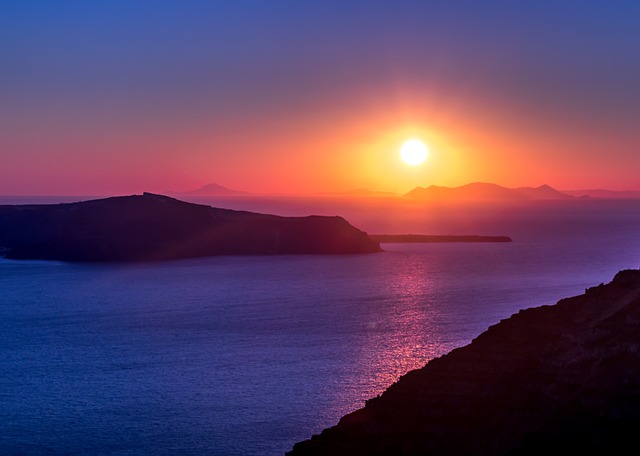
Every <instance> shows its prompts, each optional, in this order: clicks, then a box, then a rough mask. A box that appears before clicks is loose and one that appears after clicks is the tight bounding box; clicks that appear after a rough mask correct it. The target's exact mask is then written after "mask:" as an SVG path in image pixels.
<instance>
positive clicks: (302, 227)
mask: <svg viewBox="0 0 640 456" xmlns="http://www.w3.org/2000/svg"><path fill="white" fill-rule="evenodd" d="M378 251H380V245H379V244H378V243H377V242H375V241H373V240H372V239H371V238H369V236H367V234H366V233H365V232H363V231H360V230H358V229H357V228H355V227H353V226H352V225H350V224H349V223H348V222H347V221H346V220H345V219H343V218H342V217H326V216H308V217H279V216H276V215H267V214H258V213H254V212H245V211H234V210H229V209H219V208H214V207H210V206H204V205H200V204H192V203H186V202H183V201H179V200H177V199H173V198H169V197H167V196H162V195H154V194H151V193H145V194H143V195H132V196H121V197H112V198H105V199H98V200H90V201H83V202H78V203H66V204H45V205H12V206H0V253H3V254H4V255H5V256H6V257H8V258H13V259H46V260H63V261H148V260H169V259H178V258H191V257H203V256H210V255H255V254H318V253H327V254H337V253H369V252H378Z"/></svg>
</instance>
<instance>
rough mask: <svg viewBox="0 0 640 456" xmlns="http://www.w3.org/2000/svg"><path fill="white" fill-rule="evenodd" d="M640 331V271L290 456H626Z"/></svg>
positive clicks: (436, 364) (473, 353) (481, 349)
mask: <svg viewBox="0 0 640 456" xmlns="http://www.w3.org/2000/svg"><path fill="white" fill-rule="evenodd" d="M639 329H640V271H637V270H627V271H622V272H619V273H618V274H617V275H616V276H615V278H614V280H613V281H612V282H611V283H609V284H607V285H600V286H598V287H594V288H590V289H588V290H587V291H586V292H585V294H584V295H581V296H576V297H573V298H568V299H563V300H561V301H559V302H558V303H557V304H556V305H554V306H544V307H538V308H533V309H527V310H523V311H520V312H519V313H517V314H515V315H513V316H512V317H511V318H508V319H506V320H503V321H502V322H500V323H499V324H496V325H494V326H492V327H490V328H489V329H488V330H487V331H485V332H484V333H483V334H481V335H480V336H479V337H477V338H476V339H475V340H474V341H473V342H472V343H471V344H469V345H467V346H465V347H462V348H458V349H456V350H453V351H451V352H450V353H449V354H447V355H445V356H442V357H441V358H437V359H434V360H432V361H431V362H429V363H428V364H427V365H426V366H425V367H423V368H421V369H418V370H414V371H412V372H409V373H408V374H407V375H405V376H403V377H402V378H401V379H400V380H399V381H398V382H397V383H395V384H393V385H392V386H391V387H390V388H389V389H387V391H385V392H384V393H383V394H382V395H381V396H379V397H377V398H375V399H372V400H370V401H368V402H367V404H366V406H365V407H364V408H362V409H360V410H358V411H356V412H353V413H351V414H349V415H347V416H345V417H343V418H342V419H341V420H340V422H339V424H338V425H337V426H334V427H332V428H329V429H326V430H324V431H323V432H322V434H320V435H319V436H314V437H312V438H311V440H307V441H305V442H301V443H298V444H296V445H295V446H294V449H293V451H291V452H290V453H288V454H289V455H291V456H300V455H539V454H626V453H627V452H626V451H624V449H625V448H629V447H630V448H637V442H638V437H637V431H638V429H640V330H639Z"/></svg>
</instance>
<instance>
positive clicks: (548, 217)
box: [0, 202, 640, 455]
mask: <svg viewBox="0 0 640 456" xmlns="http://www.w3.org/2000/svg"><path fill="white" fill-rule="evenodd" d="M580 204H581V205H578V206H576V205H573V204H572V205H561V206H556V205H544V207H542V206H541V207H536V208H528V209H527V211H512V210H509V211H500V212H498V211H494V212H491V213H487V212H476V213H470V212H465V213H464V214H462V213H457V215H456V217H451V218H450V219H452V220H455V223H452V222H449V223H450V225H448V226H447V225H446V224H447V219H446V218H441V217H440V216H441V214H438V212H437V211H435V212H432V213H429V214H424V215H423V217H422V218H420V217H417V216H415V217H414V216H412V217H405V220H404V222H405V226H403V228H406V229H405V230H403V231H401V232H409V231H413V232H417V230H415V229H414V228H416V227H417V228H420V226H429V227H433V226H435V225H436V224H437V225H438V228H439V232H441V233H442V232H453V230H455V229H461V228H460V225H461V223H462V222H464V223H463V224H464V226H465V228H464V229H465V232H466V233H473V234H507V235H511V236H512V237H513V238H514V241H515V242H513V243H509V244H426V245H402V244H396V245H392V244H388V245H385V246H384V247H385V250H386V252H385V253H382V254H373V255H345V256H322V255H321V256H275V257H269V256H259V257H233V256H230V257H219V258H207V259H196V260H184V261H176V262H168V263H155V264H136V265H128V266H125V265H119V266H118V265H72V264H65V263H57V262H39V261H29V262H16V261H9V260H0V365H1V366H2V371H1V373H0V454H7V455H12V454H50V455H63V454H69V455H138V454H159V455H163V454H181V455H182V454H184V455H190V454H191V455H204V454H208V455H272V454H273V455H275V454H280V455H281V454H283V453H284V452H285V451H287V450H289V449H290V448H291V446H292V445H293V443H294V442H296V441H298V440H302V439H305V438H308V437H309V436H311V434H313V433H317V432H319V431H320V430H321V429H323V428H324V427H327V426H330V425H333V424H335V423H336V422H337V420H338V419H339V417H340V416H342V415H343V414H345V413H348V412H349V411H352V410H354V409H356V408H359V407H361V406H362V405H363V404H364V401H365V400H366V399H367V398H369V397H372V396H375V395H377V394H380V393H381V392H382V391H383V390H384V389H385V388H386V387H388V386H389V385H390V384H391V383H393V382H394V381H395V380H397V378H398V377H399V376H400V375H402V374H403V373H405V372H407V371H408V370H410V369H413V368H417V367H420V366H421V365H423V364H424V363H425V362H427V361H428V360H429V359H431V358H433V357H435V356H439V355H441V354H444V353H446V352H447V351H449V350H450V349H451V348H453V347H456V346H460V345H463V344H466V343H468V342H469V341H470V340H471V339H472V338H473V337H475V336H476V335H478V334H479V333H480V332H482V331H483V330H484V329H486V327H487V326H489V325H490V324H493V323H496V322H498V321H499V320H500V319H502V318H506V317H508V316H509V315H511V314H512V313H514V312H516V311H517V310H519V309H521V308H525V307H530V306H534V305H542V304H552V303H554V302H555V301H557V300H558V299H559V298H562V297H565V296H570V295H575V294H579V293H581V292H583V291H584V288H586V287H588V286H593V285H597V284H599V283H600V282H606V281H608V280H610V279H611V277H612V276H613V274H615V272H616V271H618V270H619V269H623V268H628V267H636V268H637V267H638V266H640V239H638V236H637V233H640V230H639V228H640V211H639V210H638V209H640V205H639V204H638V203H637V202H624V203H615V204H614V203H607V204H605V203H598V204H595V203H589V204H588V205H584V204H582V203H580ZM347 209H348V208H347ZM352 216H353V217H356V218H358V217H359V218H360V221H361V222H362V223H364V224H365V225H367V224H368V225H369V226H364V227H365V228H367V229H369V231H378V230H382V229H386V228H387V225H386V224H390V223H399V222H398V221H397V219H394V220H391V221H390V220H389V217H379V218H378V219H376V220H377V221H376V223H378V224H379V225H378V226H374V225H375V223H373V222H372V221H373V220H374V217H373V215H372V214H371V213H369V212H366V211H364V212H358V213H356V212H355V211H354V212H353V214H352ZM353 217H351V218H353ZM367 220H369V222H367ZM420 223H421V224H422V225H420ZM412 224H413V225H412ZM361 226H362V225H361ZM469 227H471V228H473V231H469ZM378 232H381V231H378ZM396 232H398V231H396ZM422 232H434V231H433V230H431V231H428V230H427V231H425V229H422ZM435 232H437V231H435Z"/></svg>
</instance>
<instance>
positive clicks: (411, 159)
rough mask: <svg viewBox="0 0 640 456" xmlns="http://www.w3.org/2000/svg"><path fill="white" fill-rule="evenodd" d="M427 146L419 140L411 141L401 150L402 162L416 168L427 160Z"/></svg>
mask: <svg viewBox="0 0 640 456" xmlns="http://www.w3.org/2000/svg"><path fill="white" fill-rule="evenodd" d="M427 154H428V150H427V146H426V145H425V144H424V143H423V142H422V141H420V140H419V139H410V140H408V141H406V142H405V143H404V144H403V145H402V147H401V148H400V156H401V157H402V160H403V161H404V162H405V163H406V164H407V165H411V166H416V165H419V164H420V163H422V162H423V161H425V160H426V158H427Z"/></svg>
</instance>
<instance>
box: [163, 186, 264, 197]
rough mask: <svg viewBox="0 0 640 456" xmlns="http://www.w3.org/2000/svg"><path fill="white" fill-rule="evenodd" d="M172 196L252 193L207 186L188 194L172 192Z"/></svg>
mask: <svg viewBox="0 0 640 456" xmlns="http://www.w3.org/2000/svg"><path fill="white" fill-rule="evenodd" d="M172 194H174V195H185V196H250V195H253V193H249V192H243V191H240V190H232V189H230V188H227V187H223V186H222V185H218V184H208V185H205V186H204V187H200V188H198V189H196V190H192V191H189V192H180V193H176V192H173V193H172Z"/></svg>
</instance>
